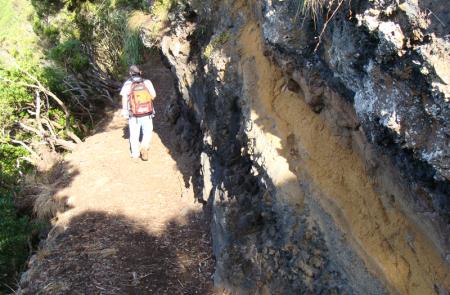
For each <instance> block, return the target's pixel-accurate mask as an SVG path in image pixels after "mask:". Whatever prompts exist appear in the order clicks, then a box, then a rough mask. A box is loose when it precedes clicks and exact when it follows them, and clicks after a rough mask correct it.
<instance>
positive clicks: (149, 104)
mask: <svg viewBox="0 0 450 295" xmlns="http://www.w3.org/2000/svg"><path fill="white" fill-rule="evenodd" d="M129 74H130V78H129V79H128V80H127V81H126V82H125V83H124V85H123V87H122V90H121V91H120V95H121V96H122V116H123V117H124V118H125V119H128V128H129V131H130V148H131V158H132V159H133V160H136V159H139V155H140V156H141V159H142V160H143V161H148V149H149V147H150V140H151V138H152V132H153V122H152V118H153V117H154V109H153V100H154V99H155V97H156V92H155V89H154V88H153V84H152V82H150V80H147V79H143V78H142V72H141V70H140V69H139V67H138V66H136V65H132V66H131V67H130V69H129ZM141 129H142V141H141V142H139V137H140V133H141Z"/></svg>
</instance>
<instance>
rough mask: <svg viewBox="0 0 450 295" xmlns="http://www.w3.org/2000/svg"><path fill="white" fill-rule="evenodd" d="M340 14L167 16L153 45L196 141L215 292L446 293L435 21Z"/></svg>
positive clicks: (289, 6) (443, 65) (412, 7)
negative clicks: (209, 217)
mask: <svg viewBox="0 0 450 295" xmlns="http://www.w3.org/2000/svg"><path fill="white" fill-rule="evenodd" d="M342 3H343V4H341V5H340V6H339V7H338V6H336V4H338V3H335V5H334V6H331V7H330V8H327V7H325V8H324V11H325V12H326V11H327V9H328V10H329V14H330V15H331V14H333V18H332V20H331V21H329V22H328V23H326V22H325V21H324V19H323V18H322V16H321V15H319V17H318V18H317V20H316V23H315V24H314V22H313V21H312V20H311V19H310V18H309V17H304V16H302V15H298V14H297V11H298V9H297V8H298V6H297V5H298V1H269V0H267V1H240V0H236V1H214V0H209V1H201V3H199V2H198V1H188V5H180V6H179V7H178V8H177V11H176V12H174V13H173V15H172V16H171V18H172V19H173V27H172V30H171V31H170V32H169V33H168V34H167V35H166V36H165V37H164V38H163V40H162V44H161V46H162V51H163V53H164V55H165V57H166V58H167V61H168V62H169V64H170V65H171V67H172V70H173V72H174V73H175V75H176V76H177V77H178V86H179V90H180V94H181V96H182V98H183V101H184V103H185V104H186V105H187V106H189V108H190V110H191V112H192V113H193V114H194V117H195V120H196V121H197V123H198V125H199V126H200V128H201V130H202V132H203V138H204V139H203V152H202V154H201V157H200V163H199V165H200V166H201V175H200V176H201V177H202V179H203V182H202V184H201V185H202V187H201V194H202V196H201V197H202V198H203V199H204V200H209V202H210V203H212V206H213V223H212V230H213V236H214V248H215V249H214V252H215V255H216V260H217V268H216V274H215V282H216V285H217V286H218V287H222V288H225V289H228V290H232V291H234V292H237V293H239V294H298V293H305V294H387V293H393V294H395V293H400V294H446V293H447V292H448V291H449V290H450V286H449V283H448V282H449V280H448V273H449V263H450V261H449V256H448V255H449V253H450V250H449V244H448V243H449V242H448V238H449V235H448V227H447V225H448V222H449V212H450V201H449V194H450V189H449V183H450V182H449V179H450V178H449V177H450V174H449V173H450V169H449V168H450V157H449V155H450V151H449V126H448V118H450V116H449V113H450V110H449V109H450V107H449V103H450V102H449V99H450V97H449V88H448V87H449V86H448V85H449V83H448V79H449V73H448V71H449V69H450V66H449V64H448V63H449V60H448V55H449V42H448V40H445V39H444V38H445V27H444V28H443V27H442V24H441V22H444V25H448V8H446V6H442V5H440V4H439V3H438V1H437V2H436V1H434V2H433V1H428V2H427V1H420V2H414V1H406V2H404V3H402V4H397V2H394V1H370V2H368V1H352V2H351V6H348V4H347V2H345V3H344V2H342ZM430 5H431V6H432V8H433V13H434V14H435V15H436V16H438V17H439V19H440V20H439V21H437V20H436V18H433V17H432V16H431V15H430V16H428V17H426V15H424V13H423V12H424V11H426V10H427V8H428V9H431V6H430ZM334 12H335V13H334ZM325 23H326V28H325V30H323V28H324V25H325ZM322 30H323V33H322V35H321V36H320V38H318V36H319V35H320V33H321V32H322ZM319 41H320V42H319ZM318 42H319V44H318Z"/></svg>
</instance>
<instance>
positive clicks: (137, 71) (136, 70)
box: [129, 65, 142, 77]
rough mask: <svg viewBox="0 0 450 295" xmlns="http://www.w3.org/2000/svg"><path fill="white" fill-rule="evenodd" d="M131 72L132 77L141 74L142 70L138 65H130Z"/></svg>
mask: <svg viewBox="0 0 450 295" xmlns="http://www.w3.org/2000/svg"><path fill="white" fill-rule="evenodd" d="M129 73H130V76H131V77H136V76H141V75H142V71H141V69H139V67H138V66H137V65H132V66H130V69H129Z"/></svg>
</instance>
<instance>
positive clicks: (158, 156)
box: [19, 58, 213, 295]
mask: <svg viewBox="0 0 450 295" xmlns="http://www.w3.org/2000/svg"><path fill="white" fill-rule="evenodd" d="M146 73H147V74H148V77H149V78H151V79H152V80H153V82H154V84H155V87H156V91H157V93H158V99H157V104H156V109H157V111H158V115H157V117H156V119H155V133H154V135H153V139H152V144H151V152H150V161H148V162H133V161H132V160H131V159H130V155H129V152H128V150H129V148H128V140H127V139H126V138H127V125H126V121H125V120H124V119H123V118H121V117H120V112H116V113H114V114H111V117H110V118H105V120H104V122H103V124H102V125H101V126H98V128H97V130H96V133H95V135H93V136H91V137H89V138H87V139H86V141H85V142H83V143H82V144H80V145H79V146H78V147H77V149H76V150H75V151H74V152H73V153H72V154H70V155H68V156H67V157H66V158H65V161H64V163H63V164H62V165H63V166H62V167H58V169H62V170H64V176H63V177H64V181H60V187H59V190H58V191H57V192H56V194H55V196H54V197H53V202H60V201H64V202H66V204H67V211H66V212H64V213H62V214H59V215H58V216H57V220H56V221H55V227H54V228H53V229H52V230H51V232H50V233H49V237H48V239H47V240H46V241H45V243H44V245H43V247H41V249H40V250H39V251H38V252H37V254H36V255H34V256H33V258H32V259H31V261H30V263H29V270H28V271H27V272H26V273H25V274H24V275H23V277H22V280H21V283H20V287H21V288H20V290H19V294H33V295H34V294H211V293H212V284H211V282H210V277H211V274H212V269H213V262H212V254H211V251H210V235H209V232H208V226H207V224H208V223H207V222H205V219H204V216H203V212H202V206H201V205H200V204H198V203H197V204H195V203H194V201H195V200H194V193H193V186H192V183H190V182H189V181H190V176H191V175H192V174H193V173H192V171H193V166H192V163H193V161H192V157H193V156H194V153H193V154H187V153H181V152H180V151H179V149H178V148H177V147H178V146H179V145H180V143H183V140H182V139H180V138H179V137H178V136H177V134H176V130H173V129H172V128H171V125H170V124H169V123H168V118H167V117H166V116H165V114H166V112H165V109H166V108H168V107H170V106H171V107H172V108H173V106H174V105H175V104H176V102H175V100H174V99H175V98H176V95H175V93H174V88H173V85H174V84H173V79H172V77H171V73H170V72H169V71H168V70H167V69H166V68H165V67H164V66H163V65H162V64H161V63H160V61H159V59H158V58H157V59H153V60H152V61H151V62H150V63H148V64H147V65H146ZM177 115H178V116H181V117H183V114H182V113H181V112H178V114H177ZM185 129H186V130H188V129H189V126H187V127H186V128H185Z"/></svg>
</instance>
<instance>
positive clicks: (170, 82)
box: [124, 52, 204, 203]
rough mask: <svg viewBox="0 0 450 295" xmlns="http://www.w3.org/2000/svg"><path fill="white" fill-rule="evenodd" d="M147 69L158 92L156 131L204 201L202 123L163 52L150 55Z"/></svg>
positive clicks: (146, 74)
mask: <svg viewBox="0 0 450 295" xmlns="http://www.w3.org/2000/svg"><path fill="white" fill-rule="evenodd" d="M143 70H144V76H145V78H148V79H150V80H151V81H152V83H153V85H154V87H155V90H156V94H157V98H156V100H155V110H156V116H155V117H154V118H153V127H154V132H155V133H157V134H158V136H159V138H160V139H161V142H162V143H163V144H164V146H165V147H166V148H167V149H168V151H169V154H170V156H171V157H172V158H173V159H174V160H175V161H176V164H177V168H178V169H179V171H180V172H181V173H182V175H183V180H184V186H185V188H189V187H190V186H191V185H192V186H193V190H194V194H195V197H196V199H197V200H198V201H200V202H202V203H204V201H203V198H202V196H201V189H202V184H201V179H200V151H201V145H202V137H201V132H200V128H199V124H198V123H197V122H196V120H195V116H194V114H193V113H192V111H190V109H189V108H188V107H187V106H186V103H185V102H184V101H183V100H182V99H180V94H179V93H178V89H177V88H176V83H175V77H174V75H173V73H172V72H171V71H170V69H169V68H168V67H167V66H166V65H164V63H163V60H162V57H161V56H160V53H159V52H153V54H152V55H150V57H149V60H148V61H147V63H146V64H145V65H144V66H143ZM124 134H126V131H125V130H124ZM150 153H151V146H150Z"/></svg>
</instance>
